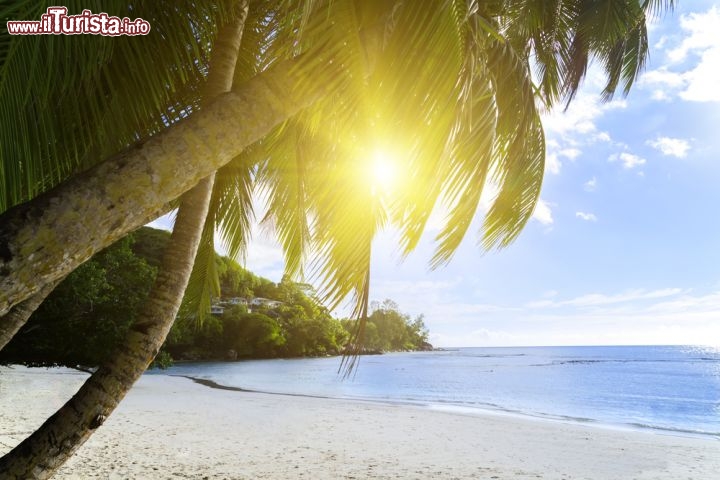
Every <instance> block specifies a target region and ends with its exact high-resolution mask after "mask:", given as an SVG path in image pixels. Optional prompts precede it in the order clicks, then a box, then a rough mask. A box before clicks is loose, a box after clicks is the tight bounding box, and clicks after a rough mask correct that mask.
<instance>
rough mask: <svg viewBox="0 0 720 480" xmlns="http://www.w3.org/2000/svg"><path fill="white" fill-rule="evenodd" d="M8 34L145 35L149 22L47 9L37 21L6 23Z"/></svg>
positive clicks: (63, 9) (57, 8) (63, 8)
mask: <svg viewBox="0 0 720 480" xmlns="http://www.w3.org/2000/svg"><path fill="white" fill-rule="evenodd" d="M7 30H8V33H9V34H10V35H103V36H108V37H117V36H119V35H129V36H132V35H147V34H148V33H150V22H146V21H145V20H143V19H142V18H136V19H134V20H131V19H129V18H127V17H124V18H120V17H114V16H111V15H108V14H107V13H92V12H91V11H90V10H87V9H86V10H83V11H82V13H80V14H79V15H68V10H67V7H48V9H47V11H46V13H44V14H42V15H40V20H10V21H8V22H7Z"/></svg>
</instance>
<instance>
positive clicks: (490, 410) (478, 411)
mask: <svg viewBox="0 0 720 480" xmlns="http://www.w3.org/2000/svg"><path fill="white" fill-rule="evenodd" d="M153 375H165V376H168V377H177V378H185V379H187V380H191V381H192V382H194V383H196V384H199V385H202V386H204V387H206V388H211V389H216V390H227V391H233V392H240V393H259V394H263V395H281V396H286V397H303V398H319V399H326V400H341V401H348V402H364V403H372V404H378V405H399V406H408V407H418V408H422V409H428V410H433V411H438V412H445V413H449V414H455V415H466V416H472V417H477V416H481V417H482V416H485V415H498V416H508V417H513V418H519V419H526V420H535V421H539V422H553V423H560V424H566V425H579V426H588V427H595V428H601V429H605V430H615V431H619V432H644V433H647V434H651V435H666V436H671V437H682V438H698V439H707V440H712V441H720V433H712V432H699V431H696V430H689V429H680V428H672V427H660V426H653V425H644V424H637V423H608V422H603V421H600V420H595V419H593V418H578V417H571V416H561V415H550V414H546V413H540V412H524V411H520V410H513V409H509V408H503V407H500V406H492V405H486V406H480V407H475V406H472V407H470V406H464V405H460V404H456V403H451V402H447V403H429V402H423V401H419V400H418V401H413V400H393V399H377V398H370V397H352V396H346V397H341V396H337V397H334V396H331V395H313V394H308V393H291V392H271V391H267V390H254V389H247V388H243V387H235V386H232V385H225V384H221V383H217V382H215V381H214V380H210V379H207V378H200V377H193V376H190V375H176V374H163V373H155V374H153Z"/></svg>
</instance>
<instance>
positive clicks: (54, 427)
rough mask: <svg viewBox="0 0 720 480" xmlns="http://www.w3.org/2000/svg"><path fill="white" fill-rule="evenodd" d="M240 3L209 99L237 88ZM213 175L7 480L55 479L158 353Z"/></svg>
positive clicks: (18, 455)
mask: <svg viewBox="0 0 720 480" xmlns="http://www.w3.org/2000/svg"><path fill="white" fill-rule="evenodd" d="M242 4H243V7H244V9H243V12H244V13H243V15H241V16H240V18H239V19H238V21H237V23H236V24H234V25H231V26H228V27H226V30H223V31H222V32H221V33H220V35H219V37H218V41H217V43H216V45H215V48H214V52H213V59H212V63H211V72H210V76H209V78H208V83H207V86H206V90H205V98H208V97H213V96H216V95H217V94H220V93H222V92H223V91H227V90H228V89H229V88H230V87H231V86H232V78H233V74H234V70H235V60H236V58H237V51H238V48H239V45H240V39H241V35H242V27H243V24H244V21H245V18H246V16H247V2H245V1H243V2H242ZM216 52H217V53H216ZM214 179H215V174H214V173H212V174H211V175H209V176H208V177H207V178H205V179H203V180H201V181H200V182H199V183H198V185H197V186H195V187H194V188H193V189H192V190H190V191H189V192H188V193H186V194H185V195H183V198H182V201H181V204H180V208H179V210H178V215H177V219H176V221H175V226H174V228H173V233H172V236H171V239H170V242H169V244H168V246H167V247H166V250H165V252H164V253H163V262H162V265H161V267H160V269H159V270H158V275H157V278H156V280H155V284H154V285H153V288H152V290H151V292H150V295H149V297H148V300H147V301H146V302H145V304H144V305H143V308H142V311H141V312H140V314H139V315H138V318H137V320H136V321H135V323H134V324H133V325H132V326H131V327H130V331H129V332H128V334H127V336H126V338H125V340H124V341H123V343H122V344H121V345H120V346H119V348H118V349H117V351H116V352H115V354H114V355H113V357H112V358H111V359H110V360H108V361H107V362H106V363H105V364H103V365H101V366H100V368H99V369H98V370H97V371H96V372H95V373H93V375H92V376H91V377H90V378H89V379H88V380H87V381H86V382H85V384H84V385H83V386H82V387H81V388H80V390H79V391H78V392H77V393H76V394H75V395H74V396H73V397H72V398H71V399H70V400H69V401H68V402H67V403H66V404H65V405H64V406H63V407H62V408H61V409H60V410H58V411H57V412H56V413H55V414H54V415H53V416H52V417H50V418H49V419H48V420H47V421H46V422H45V423H44V424H43V425H42V426H41V427H40V428H39V429H38V430H37V431H35V432H34V433H33V434H32V435H31V436H30V437H28V438H26V439H25V440H24V441H23V442H22V443H20V444H19V445H18V446H17V447H15V448H14V449H13V450H12V451H11V452H9V453H8V454H6V455H5V456H4V457H2V458H0V472H1V473H2V474H3V479H4V478H9V479H17V480H20V479H22V480H25V479H45V478H49V477H50V476H52V475H53V473H54V472H55V471H56V470H57V469H58V468H59V467H60V466H61V465H62V464H63V463H65V461H66V460H67V459H68V458H70V456H72V454H73V453H74V452H75V451H76V450H77V449H78V448H79V447H80V446H81V445H82V444H83V443H84V442H85V441H86V440H87V439H88V438H89V437H90V435H92V433H93V432H94V431H95V429H96V428H98V427H99V426H100V425H102V423H103V422H104V421H105V419H106V418H107V417H108V416H109V415H110V414H111V413H112V411H113V410H114V409H115V408H116V407H117V405H118V404H119V403H120V401H121V400H122V399H123V398H124V397H125V395H126V394H127V392H128V391H129V390H130V388H132V386H133V384H134V383H135V382H136V381H137V380H138V379H139V378H140V376H141V375H142V374H143V372H144V371H145V369H146V368H147V366H148V365H149V364H150V362H152V360H153V359H154V358H155V356H156V355H157V353H158V351H159V350H160V347H161V346H162V344H163V342H164V341H165V338H166V337H167V334H168V332H169V331H170V328H171V327H172V324H173V322H174V320H175V316H176V315H177V312H178V309H179V308H180V303H181V301H182V297H183V293H184V292H185V288H186V287H187V282H188V280H189V278H190V273H191V272H192V267H193V263H194V260H195V255H196V254H197V250H198V245H199V243H200V237H201V234H202V231H203V226H204V224H205V218H206V217H207V213H208V208H209V204H210V198H211V195H212V187H213V183H214Z"/></svg>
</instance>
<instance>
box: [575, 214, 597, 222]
mask: <svg viewBox="0 0 720 480" xmlns="http://www.w3.org/2000/svg"><path fill="white" fill-rule="evenodd" d="M575 216H576V217H577V218H580V219H582V220H585V221H586V222H597V217H596V216H595V214H593V213H585V212H575Z"/></svg>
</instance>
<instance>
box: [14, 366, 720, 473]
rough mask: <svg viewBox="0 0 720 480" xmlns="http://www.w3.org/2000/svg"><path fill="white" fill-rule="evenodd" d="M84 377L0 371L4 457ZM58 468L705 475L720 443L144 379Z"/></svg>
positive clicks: (718, 457)
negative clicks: (69, 459)
mask: <svg viewBox="0 0 720 480" xmlns="http://www.w3.org/2000/svg"><path fill="white" fill-rule="evenodd" d="M85 377H86V375H84V374H81V373H75V372H73V371H70V370H62V369H55V370H50V371H48V370H44V369H26V368H21V367H17V368H14V369H7V368H0V454H2V453H5V452H6V451H8V450H10V449H11V448H12V446H14V445H15V444H17V443H18V442H19V441H20V440H21V439H22V438H24V437H25V436H26V435H28V434H29V433H30V432H31V431H32V430H33V428H35V427H37V426H38V425H40V424H41V423H42V421H43V420H44V419H45V417H47V416H48V415H49V414H50V413H52V412H53V411H54V410H55V409H56V408H57V407H58V406H60V405H61V404H62V402H63V401H64V399H65V398H67V397H68V396H69V395H70V394H71V393H72V392H73V391H74V390H75V389H77V388H78V387H79V385H80V384H81V383H82V381H83V380H84V378H85ZM1 476H2V475H1V474H0V477H1ZM56 478H61V479H85V478H107V479H166V478H197V479H202V478H208V479H239V478H247V479H255V478H273V479H296V478H305V479H336V478H348V479H349V478H355V479H364V478H417V479H436V478H443V479H452V478H463V479H465V478H467V479H469V478H477V479H538V478H541V479H607V480H619V479H623V480H626V479H627V480H629V479H642V480H645V479H672V480H686V479H696V480H697V479H707V480H710V479H718V478H720V441H717V440H713V439H700V438H685V437H678V436H669V435H659V434H654V433H649V432H638V431H618V430H612V429H607V428H600V427H593V426H585V425H575V424H564V423H558V422H550V421H543V420H535V419H532V418H521V417H512V416H501V415H494V414H477V415H476V414H473V415H463V414H458V413H450V412H442V411H435V410H429V409H426V408H421V407H413V406H397V405H384V404H374V403H366V402H356V401H345V400H329V399H318V398H306V397H291V396H282V395H265V394H257V393H244V392H233V391H223V390H216V389H211V388H208V387H205V386H202V385H197V384H195V383H193V382H191V381H190V380H187V379H183V378H177V377H168V376H164V375H154V376H145V377H144V378H142V379H141V380H140V382H139V383H138V385H136V387H135V388H134V389H133V390H132V391H131V392H130V394H129V395H128V397H127V398H126V399H125V401H123V403H122V404H121V406H120V407H119V408H118V410H117V411H116V412H115V413H114V414H113V415H112V416H111V417H110V418H109V419H108V421H107V422H106V423H105V425H104V426H102V427H101V428H100V429H99V430H98V432H97V433H96V434H95V435H93V437H92V438H91V439H90V440H89V441H88V442H87V443H86V444H85V445H84V446H83V447H82V448H81V449H80V451H79V452H78V454H77V455H76V456H75V457H73V458H72V459H71V461H70V462H68V464H67V465H65V466H64V467H63V469H62V470H61V471H60V473H59V474H58V475H57V477H56Z"/></svg>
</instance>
